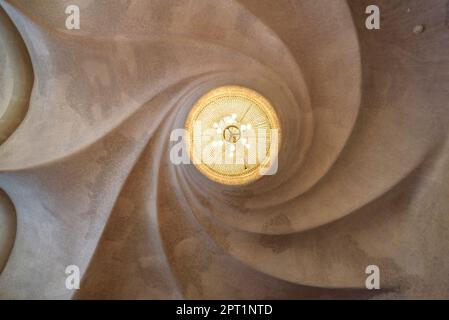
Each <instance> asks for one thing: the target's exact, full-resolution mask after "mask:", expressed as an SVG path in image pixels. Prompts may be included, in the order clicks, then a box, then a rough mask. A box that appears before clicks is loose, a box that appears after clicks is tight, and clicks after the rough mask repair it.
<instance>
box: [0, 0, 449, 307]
mask: <svg viewBox="0 0 449 320" xmlns="http://www.w3.org/2000/svg"><path fill="white" fill-rule="evenodd" d="M25 2H26V1H23V0H13V1H0V4H1V6H2V8H3V9H4V11H5V12H6V13H7V15H8V16H9V18H10V19H11V20H12V21H13V23H14V25H15V26H16V27H17V30H18V32H19V33H20V35H19V34H17V35H16V37H17V38H18V39H20V37H22V38H23V42H24V43H25V45H26V47H27V49H28V53H29V56H30V58H31V64H32V66H33V70H32V71H31V70H29V72H28V73H27V75H26V76H25V78H26V77H28V78H27V79H29V78H30V77H32V75H33V73H34V86H33V91H32V94H31V97H30V99H29V108H28V112H27V114H26V117H25V118H24V120H23V121H22V122H21V124H20V125H19V126H18V127H17V129H16V130H15V131H14V133H13V134H12V135H11V136H10V137H9V138H8V139H7V140H6V142H5V143H3V144H2V145H1V146H0V188H2V189H3V190H4V191H5V193H6V194H7V195H8V197H9V199H10V200H11V202H12V203H13V204H14V208H15V212H16V215H17V233H16V235H15V243H14V249H13V251H12V252H11V255H10V256H9V259H8V260H7V262H5V263H6V265H5V269H4V270H3V272H2V274H1V275H0V297H2V298H3V297H13V298H36V297H38V298H79V299H88V298H181V297H184V298H334V297H338V298H341V297H344V298H354V297H356V298H368V297H371V296H373V295H378V296H381V297H421V296H423V295H424V296H426V297H428V296H435V297H447V296H448V294H449V292H448V289H447V288H449V283H448V282H449V280H447V279H444V280H442V279H440V278H439V277H437V276H436V274H438V272H437V270H436V269H435V268H437V266H442V268H443V271H447V269H448V267H447V266H448V264H447V257H446V256H445V254H444V252H447V249H448V241H446V240H447V239H446V238H447V236H446V235H445V227H447V226H448V223H449V220H448V217H447V214H446V211H447V210H446V209H447V208H448V207H449V203H448V201H447V190H448V189H449V188H448V185H447V181H449V180H448V179H444V178H445V177H446V178H447V173H446V172H448V171H447V168H448V167H449V161H448V154H449V153H448V144H447V137H448V135H447V134H448V132H447V123H448V122H449V121H448V120H449V112H448V106H447V101H448V92H447V87H448V85H449V78H448V77H447V70H448V67H449V58H448V57H449V46H448V45H447V43H448V42H447V40H449V39H448V38H449V32H448V29H447V25H446V22H445V21H446V18H445V14H447V13H446V9H447V7H446V2H445V1H440V0H435V1H432V2H433V3H432V4H431V5H430V4H429V3H427V4H426V3H423V2H419V1H397V2H396V3H394V4H393V3H391V2H388V1H379V2H380V3H381V7H382V12H383V19H382V31H369V30H366V29H365V18H366V15H365V7H366V6H367V5H368V4H369V3H368V2H367V1H348V2H344V1H299V0H298V1H287V0H285V1H284V0H281V1H277V2H276V3H274V2H271V1H265V2H260V1H255V0H240V1H226V2H220V3H215V2H214V3H211V2H210V1H198V0H195V1H188V0H178V1H116V2H101V1H90V0H83V1H75V2H77V4H78V5H79V7H80V10H81V12H82V26H81V29H80V30H67V29H66V28H65V25H64V19H65V17H66V16H65V15H64V10H65V7H66V6H67V5H69V4H72V2H74V1H58V2H57V4H55V2H54V1H49V0H45V1H39V3H38V2H32V3H28V2H27V3H26V4H25ZM2 19H3V18H2ZM416 24H424V25H425V26H426V28H425V31H424V32H423V33H422V34H416V33H414V32H413V27H414V26H415V25H416ZM21 41H22V40H21ZM15 74H16V75H17V77H20V76H21V75H20V74H18V73H15ZM22 78H23V75H22ZM0 80H1V81H4V79H3V78H0ZM230 84H232V85H241V86H245V87H249V88H252V89H255V90H257V91H258V92H260V93H262V94H263V95H264V96H265V97H267V98H268V99H269V100H270V101H272V103H273V106H274V107H275V109H276V112H277V114H278V116H279V119H280V122H281V126H282V129H283V132H282V134H283V137H284V138H283V139H282V145H281V147H280V152H279V169H278V172H277V174H275V175H273V176H266V177H263V178H262V179H260V180H257V181H256V182H254V183H251V184H249V185H246V186H224V185H221V184H218V183H215V182H213V181H210V180H208V179H207V178H206V177H204V176H203V175H202V174H201V173H199V172H198V170H196V169H195V167H194V166H193V165H174V164H173V163H171V162H170V157H169V153H170V148H171V147H172V146H173V143H171V142H170V141H169V137H170V132H171V131H172V130H173V129H176V128H182V127H183V126H184V123H185V120H186V117H187V115H188V113H189V111H190V110H191V107H192V106H193V105H194V103H195V101H197V99H198V98H199V97H201V96H202V95H203V94H204V93H205V92H207V91H209V90H211V89H213V88H215V87H219V86H223V85H230ZM445 192H446V193H445ZM445 239H446V240H445ZM0 245H1V243H0ZM24 261H26V262H27V263H24ZM0 262H1V261H0ZM71 264H76V265H78V266H79V267H80V269H81V272H82V283H81V289H80V290H78V291H76V292H73V291H69V290H67V289H66V288H65V287H64V281H65V280H64V279H65V277H66V275H65V273H64V269H65V266H67V265H71ZM371 264H375V265H378V266H379V267H380V268H381V270H382V275H383V278H382V285H383V288H384V289H385V290H382V291H380V292H368V291H367V290H365V278H366V274H365V267H366V266H367V265H371ZM33 272H38V274H39V277H35V276H33ZM429 288H431V289H429Z"/></svg>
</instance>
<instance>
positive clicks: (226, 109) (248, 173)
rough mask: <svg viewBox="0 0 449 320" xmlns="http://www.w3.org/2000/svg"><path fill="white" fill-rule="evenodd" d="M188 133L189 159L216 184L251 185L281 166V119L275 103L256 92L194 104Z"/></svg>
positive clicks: (229, 93) (225, 93)
mask: <svg viewBox="0 0 449 320" xmlns="http://www.w3.org/2000/svg"><path fill="white" fill-rule="evenodd" d="M185 128H186V131H187V139H186V140H187V146H188V154H189V157H190V159H191V160H192V161H193V163H194V165H195V166H196V168H197V169H198V170H199V171H200V172H201V173H202V174H204V175H205V176H206V177H208V178H209V179H211V180H213V181H216V182H219V183H222V184H226V185H243V184H248V183H250V182H253V181H255V180H257V179H259V178H260V177H261V176H262V175H264V174H266V172H268V171H270V169H272V167H273V164H274V163H275V161H277V153H278V150H279V147H278V146H279V144H280V136H281V134H280V124H279V119H278V117H277V115H276V112H275V110H274V108H273V106H272V105H271V103H270V102H269V101H268V100H267V99H266V98H265V97H263V96H262V95H261V94H260V93H258V92H256V91H254V90H252V89H248V88H245V87H240V86H223V87H218V88H215V89H213V90H211V91H209V92H208V93H206V94H205V95H203V96H202V97H201V98H200V99H199V100H198V101H197V102H196V103H195V104H194V106H193V108H192V110H191V111H190V113H189V115H188V117H187V120H186V123H185ZM270 174H272V172H270Z"/></svg>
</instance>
